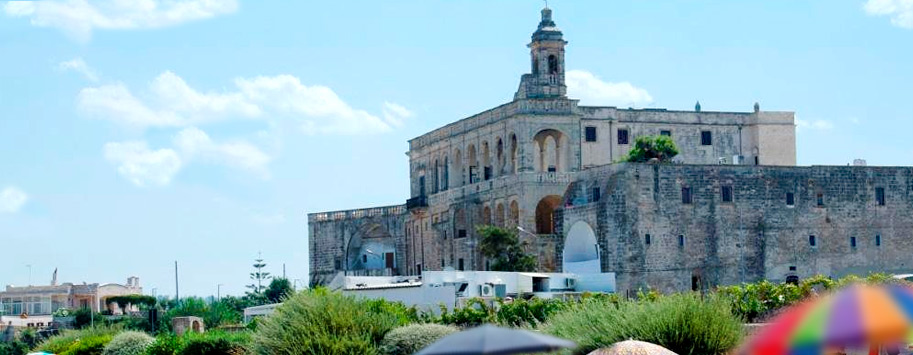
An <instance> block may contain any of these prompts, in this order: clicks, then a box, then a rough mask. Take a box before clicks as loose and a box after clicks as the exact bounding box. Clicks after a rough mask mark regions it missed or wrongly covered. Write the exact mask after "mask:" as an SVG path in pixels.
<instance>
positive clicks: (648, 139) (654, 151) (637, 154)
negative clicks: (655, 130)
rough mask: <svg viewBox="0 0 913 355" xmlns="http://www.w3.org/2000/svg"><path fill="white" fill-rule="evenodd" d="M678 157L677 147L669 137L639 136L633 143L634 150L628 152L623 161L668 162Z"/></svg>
mask: <svg viewBox="0 0 913 355" xmlns="http://www.w3.org/2000/svg"><path fill="white" fill-rule="evenodd" d="M676 155H678V147H676V146H675V142H674V141H673V140H672V137H669V136H640V137H637V139H636V140H635V141H634V148H631V150H630V151H628V157H627V158H625V161H627V162H631V163H645V162H648V161H650V160H652V159H656V160H659V161H660V162H669V161H671V160H672V158H673V157H675V156H676Z"/></svg>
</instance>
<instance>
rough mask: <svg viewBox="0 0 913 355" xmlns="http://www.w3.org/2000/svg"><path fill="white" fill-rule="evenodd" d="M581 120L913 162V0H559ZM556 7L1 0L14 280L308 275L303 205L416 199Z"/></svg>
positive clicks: (3, 163)
mask: <svg viewBox="0 0 913 355" xmlns="http://www.w3.org/2000/svg"><path fill="white" fill-rule="evenodd" d="M550 6H551V7H552V8H553V10H554V19H555V21H556V22H557V24H558V26H559V27H560V28H561V29H562V30H563V31H564V34H565V38H566V39H567V40H568V41H569V42H570V43H569V45H568V47H567V58H566V61H567V67H568V69H569V70H570V72H569V73H568V82H569V91H570V95H571V96H573V97H575V98H579V99H582V103H583V104H590V105H617V106H621V107H629V106H634V107H665V108H670V109H691V108H693V106H694V102H695V101H696V100H700V102H701V104H702V107H703V109H704V110H705V111H714V110H720V111H750V110H751V107H752V105H753V103H754V102H755V101H758V102H760V104H761V107H762V109H765V110H789V111H795V112H796V117H797V120H798V123H799V127H798V132H797V145H798V147H797V148H798V154H799V157H798V158H799V163H800V164H801V165H812V164H838V165H845V164H847V163H849V162H851V161H852V160H853V159H854V158H865V159H867V160H868V161H869V164H872V165H913V145H911V144H909V142H908V140H909V138H908V136H909V132H910V131H911V129H913V120H911V118H913V117H911V116H913V114H911V108H910V103H911V98H913V88H911V85H910V83H911V82H913V66H911V65H910V63H913V0H868V1H866V0H845V1H844V0H841V1H833V0H827V1H825V0H815V1H793V0H773V1H754V2H744V1H730V2H720V1H702V0H696V1H611V2H608V1H606V2H595V1H593V2H582V1H573V2H572V1H561V0H554V1H552V2H550ZM541 7H542V3H541V2H539V1H532V0H524V1H519V0H513V1H443V0H441V1H433V0H428V1H425V0H423V1H345V2H343V1H338V2H332V1H324V2H314V1H308V2H286V1H283V2H262V1H249V2H239V1H234V0H185V1H154V0H143V1H92V2H86V1H82V0H68V1H53V2H51V1H42V2H25V3H22V2H0V260H2V262H3V265H4V267H3V271H2V272H0V285H5V284H17V285H21V284H26V283H28V281H29V276H28V275H29V272H28V271H29V269H28V268H27V267H26V265H32V267H31V270H32V277H31V278H32V283H33V284H42V283H47V282H48V281H49V280H50V275H51V273H52V272H53V270H54V268H59V270H60V278H61V279H62V280H64V281H72V282H82V281H87V282H124V281H125V280H126V277H127V276H130V275H136V276H139V277H140V278H141V282H142V283H143V286H145V288H146V290H147V292H151V289H152V288H153V287H155V288H157V293H158V294H173V293H174V282H173V270H172V267H173V262H174V260H177V261H178V262H179V263H180V264H181V285H182V286H181V293H182V294H196V295H210V294H213V293H215V290H216V285H218V284H224V286H222V290H223V294H226V293H231V294H240V293H242V292H243V290H244V289H243V285H245V284H247V283H248V282H249V280H248V276H247V275H248V273H249V272H250V264H251V263H252V260H253V259H254V258H255V257H256V256H257V253H258V252H262V255H263V257H264V259H266V261H267V263H268V264H269V265H268V267H267V268H268V269H269V271H271V272H273V273H274V274H281V273H282V264H283V263H285V264H286V270H287V271H286V272H287V274H288V277H289V278H290V279H301V280H307V218H306V213H308V212H316V211H326V210H337V209H349V208H357V207H369V206H377V205H390V204H399V203H402V202H403V201H404V200H405V199H406V198H407V194H408V190H407V188H408V180H407V179H408V164H407V160H406V157H405V155H404V154H403V153H404V152H405V151H406V150H407V148H408V147H407V144H406V140H408V139H409V138H413V137H415V136H417V135H420V134H422V133H424V132H427V131H428V130H431V129H433V128H436V127H439V126H442V125H444V124H446V123H449V122H452V121H454V120H457V119H460V118H462V117H465V116H468V115H471V114H474V113H476V112H479V111H482V110H485V109H487V108H490V107H493V106H496V105H499V104H501V103H504V102H507V101H509V100H510V99H511V98H512V96H513V93H514V91H515V90H516V87H517V84H518V82H519V77H520V75H521V74H522V73H524V72H526V71H527V70H528V68H529V63H528V60H529V59H528V58H529V56H528V52H527V48H526V47H525V45H526V43H528V41H529V35H530V34H531V33H532V31H533V30H534V29H535V26H536V24H537V23H538V20H539V10H540V9H541Z"/></svg>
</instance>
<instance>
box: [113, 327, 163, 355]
mask: <svg viewBox="0 0 913 355" xmlns="http://www.w3.org/2000/svg"><path fill="white" fill-rule="evenodd" d="M153 342H155V338H153V337H151V336H149V335H147V334H146V333H141V332H134V331H128V332H123V333H120V334H118V335H116V336H114V339H111V342H110V343H108V345H107V346H105V351H104V352H103V355H142V354H145V352H146V348H148V347H149V345H151V344H152V343H153Z"/></svg>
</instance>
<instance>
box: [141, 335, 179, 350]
mask: <svg viewBox="0 0 913 355" xmlns="http://www.w3.org/2000/svg"><path fill="white" fill-rule="evenodd" d="M183 346H184V339H183V338H181V337H177V336H174V335H171V334H165V335H160V336H158V337H156V338H155V341H154V342H153V343H152V344H150V345H149V347H148V348H146V354H147V355H174V354H177V352H178V351H180V350H181V348H182V347H183Z"/></svg>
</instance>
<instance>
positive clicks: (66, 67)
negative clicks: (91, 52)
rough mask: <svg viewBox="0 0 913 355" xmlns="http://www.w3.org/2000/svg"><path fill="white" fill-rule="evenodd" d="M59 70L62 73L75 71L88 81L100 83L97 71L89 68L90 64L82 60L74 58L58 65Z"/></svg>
mask: <svg viewBox="0 0 913 355" xmlns="http://www.w3.org/2000/svg"><path fill="white" fill-rule="evenodd" d="M57 69H58V70H60V71H70V70H72V71H75V72H77V73H79V74H82V76H84V77H85V78H86V79H87V80H89V81H91V82H96V81H98V74H96V73H95V70H93V69H92V68H90V67H89V65H88V64H86V62H85V61H84V60H82V58H73V59H71V60H68V61H65V62H60V63H59V64H57Z"/></svg>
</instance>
